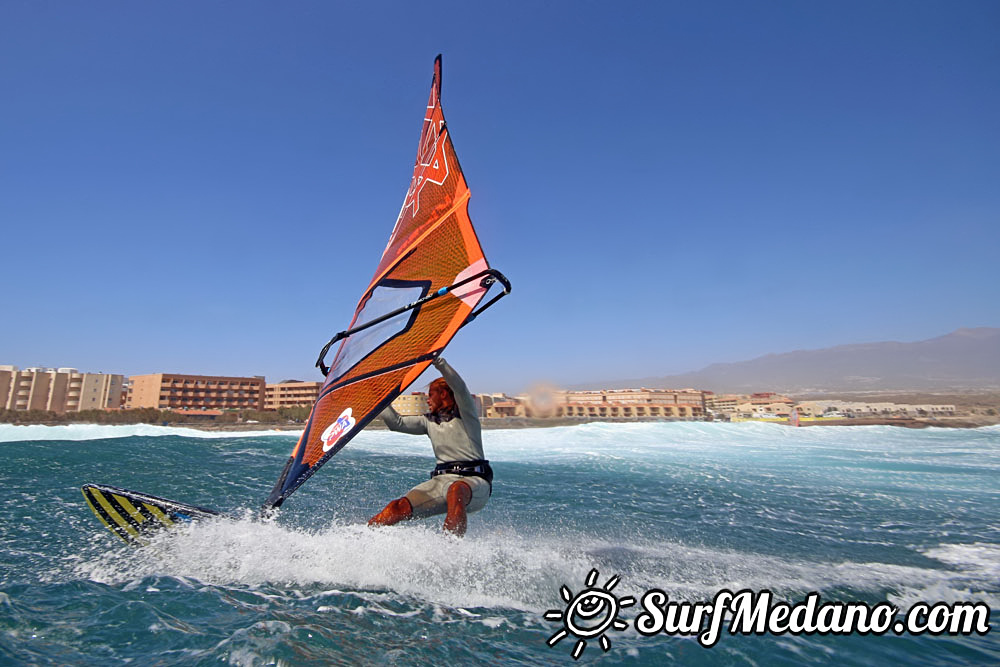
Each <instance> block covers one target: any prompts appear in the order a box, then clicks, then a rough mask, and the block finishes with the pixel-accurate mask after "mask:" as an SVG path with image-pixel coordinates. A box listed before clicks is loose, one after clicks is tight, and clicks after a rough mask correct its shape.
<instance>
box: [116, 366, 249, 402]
mask: <svg viewBox="0 0 1000 667" xmlns="http://www.w3.org/2000/svg"><path fill="white" fill-rule="evenodd" d="M264 389H265V382H264V378H262V377H223V376H215V375H179V374H173V373H153V374H150V375H133V376H131V377H130V378H129V391H128V399H127V403H126V407H128V408H157V409H160V410H173V409H180V408H186V409H206V410H224V409H244V410H247V409H249V410H263V409H264Z"/></svg>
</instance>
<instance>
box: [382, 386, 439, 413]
mask: <svg viewBox="0 0 1000 667" xmlns="http://www.w3.org/2000/svg"><path fill="white" fill-rule="evenodd" d="M392 409H393V410H395V411H396V412H398V413H399V414H401V415H404V416H412V415H423V414H426V413H428V412H430V411H431V409H430V406H428V405H427V394H425V393H423V392H422V391H414V392H412V393H409V394H400V395H399V396H397V397H396V400H394V401H393V402H392Z"/></svg>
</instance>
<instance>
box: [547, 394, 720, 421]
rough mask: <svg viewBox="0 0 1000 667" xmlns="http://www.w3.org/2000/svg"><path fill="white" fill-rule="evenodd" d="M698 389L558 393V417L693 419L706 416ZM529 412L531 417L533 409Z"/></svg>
mask: <svg viewBox="0 0 1000 667" xmlns="http://www.w3.org/2000/svg"><path fill="white" fill-rule="evenodd" d="M710 393H711V392H705V391H701V390H698V389H647V388H645V387H642V388H639V389H598V390H590V391H560V392H557V393H556V401H555V411H554V414H552V415H551V416H554V417H583V418H591V419H601V418H611V419H648V418H658V419H662V418H669V419H692V418H700V417H704V415H705V397H706V395H707V394H710ZM528 407H529V409H528V410H527V412H528V416H529V417H531V416H534V415H532V413H531V410H530V406H528Z"/></svg>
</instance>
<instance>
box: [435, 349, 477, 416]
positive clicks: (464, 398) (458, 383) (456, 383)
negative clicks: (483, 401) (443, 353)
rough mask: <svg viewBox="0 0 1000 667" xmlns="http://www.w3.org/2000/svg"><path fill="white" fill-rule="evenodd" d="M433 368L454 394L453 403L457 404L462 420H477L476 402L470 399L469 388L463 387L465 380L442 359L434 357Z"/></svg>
mask: <svg viewBox="0 0 1000 667" xmlns="http://www.w3.org/2000/svg"><path fill="white" fill-rule="evenodd" d="M434 367H435V368H437V369H438V371H440V373H441V377H443V378H444V381H445V382H447V383H448V386H449V387H451V391H452V393H454V394H455V403H457V404H458V411H459V412H460V413H462V418H463V419H464V418H465V417H466V416H468V417H475V418H477V419H478V415H477V414H476V401H475V399H473V398H472V394H471V393H470V392H469V388H468V387H467V386H466V385H465V380H463V379H462V377H461V376H460V375H459V374H458V373H457V372H456V371H455V369H454V368H452V367H451V365H449V364H448V362H447V361H445V360H444V357H435V358H434Z"/></svg>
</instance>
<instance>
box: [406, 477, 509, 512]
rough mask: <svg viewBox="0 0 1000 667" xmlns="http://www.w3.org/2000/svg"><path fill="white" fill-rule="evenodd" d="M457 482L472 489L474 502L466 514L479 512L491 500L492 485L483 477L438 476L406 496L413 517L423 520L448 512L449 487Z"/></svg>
mask: <svg viewBox="0 0 1000 667" xmlns="http://www.w3.org/2000/svg"><path fill="white" fill-rule="evenodd" d="M455 482H465V483H466V484H468V485H469V488H470V489H472V500H470V501H469V504H468V505H466V506H465V511H466V512H468V513H469V514H471V513H473V512H478V511H479V510H481V509H483V507H485V506H486V501H487V500H489V499H490V483H489V482H487V481H486V480H485V479H483V478H482V477H475V476H472V475H470V476H468V477H466V476H463V475H438V476H436V477H431V478H430V479H429V480H427V481H426V482H424V483H423V484H418V485H417V486H415V487H413V488H412V489H410V491H409V492H408V493H407V494H406V499H407V500H409V501H410V506H411V507H412V508H413V517H414V518H416V519H422V518H424V517H428V516H434V515H435V514H444V513H445V512H447V511H448V499H447V495H448V487H449V486H451V485H452V484H454V483H455Z"/></svg>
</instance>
